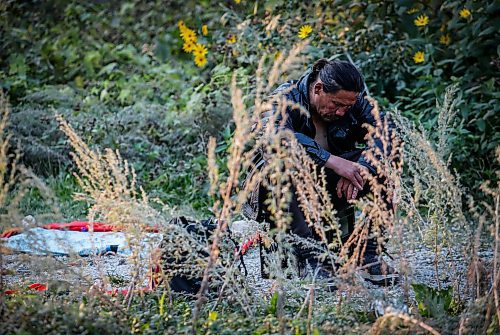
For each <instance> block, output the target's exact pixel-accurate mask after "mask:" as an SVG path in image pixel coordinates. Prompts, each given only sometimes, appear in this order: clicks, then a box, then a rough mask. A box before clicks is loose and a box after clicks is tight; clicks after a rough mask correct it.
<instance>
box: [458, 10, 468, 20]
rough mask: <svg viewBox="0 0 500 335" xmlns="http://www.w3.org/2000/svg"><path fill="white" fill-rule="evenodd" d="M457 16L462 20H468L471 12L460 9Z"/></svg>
mask: <svg viewBox="0 0 500 335" xmlns="http://www.w3.org/2000/svg"><path fill="white" fill-rule="evenodd" d="M459 14H460V17H462V18H464V19H466V18H468V17H469V16H470V14H471V12H470V10H468V9H467V8H464V9H462V10H461V11H460V13H459Z"/></svg>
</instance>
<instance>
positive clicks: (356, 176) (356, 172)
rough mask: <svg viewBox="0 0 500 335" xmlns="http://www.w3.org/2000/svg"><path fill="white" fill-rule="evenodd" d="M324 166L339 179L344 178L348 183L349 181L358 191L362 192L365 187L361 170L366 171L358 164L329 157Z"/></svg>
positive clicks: (332, 156)
mask: <svg viewBox="0 0 500 335" xmlns="http://www.w3.org/2000/svg"><path fill="white" fill-rule="evenodd" d="M325 166H326V167H327V168H329V169H332V170H333V171H334V172H335V173H336V174H338V175H339V176H341V177H344V178H345V179H347V180H348V181H350V182H351V183H352V184H353V186H354V187H356V188H357V189H358V190H362V189H363V186H364V185H365V181H364V179H363V176H362V174H361V171H362V169H366V168H365V167H363V166H361V165H359V164H358V163H355V162H351V161H349V160H347V159H344V158H342V157H338V156H334V155H330V158H328V161H327V162H326V164H325Z"/></svg>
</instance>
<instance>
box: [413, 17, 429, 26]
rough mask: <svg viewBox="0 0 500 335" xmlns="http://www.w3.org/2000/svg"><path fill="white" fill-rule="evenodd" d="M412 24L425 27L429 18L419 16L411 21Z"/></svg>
mask: <svg viewBox="0 0 500 335" xmlns="http://www.w3.org/2000/svg"><path fill="white" fill-rule="evenodd" d="M413 23H415V25H416V26H417V27H425V26H426V25H427V24H428V23H429V17H428V16H427V15H419V16H417V18H416V19H415V20H413Z"/></svg>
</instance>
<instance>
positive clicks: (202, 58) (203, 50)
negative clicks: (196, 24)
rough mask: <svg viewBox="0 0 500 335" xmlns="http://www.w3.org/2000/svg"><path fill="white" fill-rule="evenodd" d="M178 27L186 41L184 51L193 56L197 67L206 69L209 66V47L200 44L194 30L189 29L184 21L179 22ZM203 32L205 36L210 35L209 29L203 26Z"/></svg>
mask: <svg viewBox="0 0 500 335" xmlns="http://www.w3.org/2000/svg"><path fill="white" fill-rule="evenodd" d="M177 26H178V27H179V31H180V33H181V37H182V40H183V41H184V45H183V46H182V50H184V51H185V52H187V53H191V54H193V56H194V63H195V64H196V66H198V67H204V66H205V65H206V64H207V54H208V50H207V47H206V46H204V45H203V44H201V43H198V37H197V36H196V33H195V32H194V30H192V29H190V28H188V27H187V26H186V24H185V23H184V22H183V21H182V20H181V21H179V23H178V24H177ZM201 30H202V33H203V35H206V34H208V28H207V27H206V26H203V27H202V29H201Z"/></svg>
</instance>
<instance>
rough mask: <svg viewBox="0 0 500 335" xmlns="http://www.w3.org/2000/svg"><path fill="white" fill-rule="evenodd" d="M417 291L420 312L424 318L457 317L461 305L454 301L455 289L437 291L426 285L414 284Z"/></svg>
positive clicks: (416, 298) (416, 297) (416, 296)
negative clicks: (449, 315)
mask: <svg viewBox="0 0 500 335" xmlns="http://www.w3.org/2000/svg"><path fill="white" fill-rule="evenodd" d="M411 286H412V287H413V290H414V291H415V300H416V301H417V307H418V311H419V312H420V315H422V316H424V317H437V318H440V317H443V316H446V315H447V314H451V315H455V314H456V313H457V312H458V310H459V305H458V304H457V302H456V301H455V300H454V299H453V288H452V287H451V286H450V287H447V288H444V289H441V290H439V289H437V288H434V287H429V286H427V285H425V284H412V285H411Z"/></svg>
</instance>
